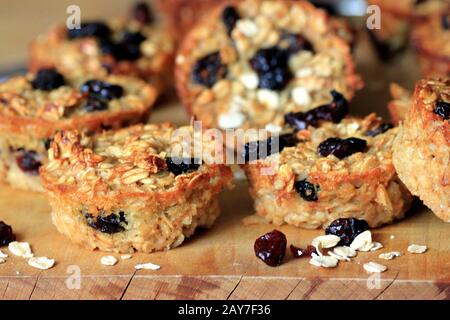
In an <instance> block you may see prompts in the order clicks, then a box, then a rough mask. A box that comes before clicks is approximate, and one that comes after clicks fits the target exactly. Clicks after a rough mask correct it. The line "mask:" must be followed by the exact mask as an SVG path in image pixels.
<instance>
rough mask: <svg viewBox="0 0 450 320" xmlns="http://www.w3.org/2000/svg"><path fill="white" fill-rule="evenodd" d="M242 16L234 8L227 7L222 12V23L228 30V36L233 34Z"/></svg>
mask: <svg viewBox="0 0 450 320" xmlns="http://www.w3.org/2000/svg"><path fill="white" fill-rule="evenodd" d="M239 18H240V16H239V13H238V11H237V10H236V8H235V7H233V6H227V7H225V9H223V12H222V21H223V24H224V25H225V28H226V29H227V33H228V35H230V34H231V32H232V31H233V29H234V27H235V26H236V22H237V21H238V20H239Z"/></svg>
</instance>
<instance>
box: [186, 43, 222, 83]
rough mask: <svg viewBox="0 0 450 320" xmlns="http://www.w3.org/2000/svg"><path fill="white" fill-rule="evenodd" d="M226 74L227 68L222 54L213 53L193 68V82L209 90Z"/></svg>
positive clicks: (200, 60)
mask: <svg viewBox="0 0 450 320" xmlns="http://www.w3.org/2000/svg"><path fill="white" fill-rule="evenodd" d="M226 74H227V66H226V65H224V64H222V60H221V58H220V52H213V53H211V54H208V55H207V56H204V57H203V58H201V59H199V60H198V61H197V62H196V63H195V65H194V67H193V68H192V80H193V81H194V82H195V83H198V84H201V85H204V86H205V87H208V88H212V86H214V84H215V83H216V82H217V81H219V80H220V79H223V78H224V77H225V76H226Z"/></svg>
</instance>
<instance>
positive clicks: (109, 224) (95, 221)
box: [84, 211, 128, 234]
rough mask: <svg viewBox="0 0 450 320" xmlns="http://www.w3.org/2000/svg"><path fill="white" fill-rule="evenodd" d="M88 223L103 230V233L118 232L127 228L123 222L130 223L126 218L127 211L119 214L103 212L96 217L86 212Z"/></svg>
mask: <svg viewBox="0 0 450 320" xmlns="http://www.w3.org/2000/svg"><path fill="white" fill-rule="evenodd" d="M84 216H85V218H86V221H87V224H88V225H89V226H90V227H92V228H94V229H96V230H98V231H100V232H102V233H108V234H113V233H118V232H122V231H124V230H125V228H124V226H123V224H128V223H127V221H126V219H125V213H124V212H123V211H121V212H119V214H118V215H117V214H115V213H111V214H109V215H105V214H104V213H101V214H100V215H98V216H97V217H96V218H94V217H93V216H92V215H91V214H90V213H84Z"/></svg>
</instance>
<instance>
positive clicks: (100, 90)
mask: <svg viewBox="0 0 450 320" xmlns="http://www.w3.org/2000/svg"><path fill="white" fill-rule="evenodd" d="M80 91H81V92H82V93H85V94H87V95H88V96H89V97H95V98H98V99H104V100H113V99H119V98H120V97H122V96H123V91H124V90H123V88H122V87H121V86H120V85H117V84H111V83H108V82H104V81H101V80H88V81H86V82H85V83H84V84H83V85H82V86H81V88H80Z"/></svg>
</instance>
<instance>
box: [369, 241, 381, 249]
mask: <svg viewBox="0 0 450 320" xmlns="http://www.w3.org/2000/svg"><path fill="white" fill-rule="evenodd" d="M381 248H383V245H382V244H381V243H379V242H372V247H371V248H370V251H377V250H380V249H381Z"/></svg>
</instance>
